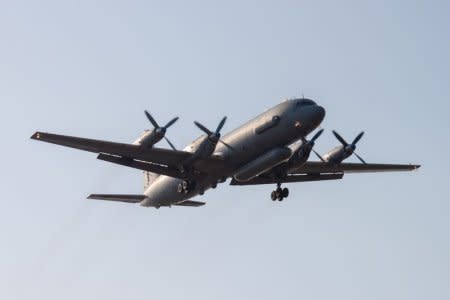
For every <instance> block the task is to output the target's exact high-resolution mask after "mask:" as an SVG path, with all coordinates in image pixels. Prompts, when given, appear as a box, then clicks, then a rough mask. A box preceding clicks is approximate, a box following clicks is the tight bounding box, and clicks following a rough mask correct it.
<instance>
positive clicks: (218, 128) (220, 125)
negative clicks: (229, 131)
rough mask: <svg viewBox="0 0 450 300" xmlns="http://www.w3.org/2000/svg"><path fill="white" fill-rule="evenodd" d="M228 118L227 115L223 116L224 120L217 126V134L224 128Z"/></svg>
mask: <svg viewBox="0 0 450 300" xmlns="http://www.w3.org/2000/svg"><path fill="white" fill-rule="evenodd" d="M226 120H227V117H223V119H222V121H220V123H219V125H218V126H217V129H216V132H215V133H216V134H219V133H220V130H222V127H223V125H225V121H226Z"/></svg>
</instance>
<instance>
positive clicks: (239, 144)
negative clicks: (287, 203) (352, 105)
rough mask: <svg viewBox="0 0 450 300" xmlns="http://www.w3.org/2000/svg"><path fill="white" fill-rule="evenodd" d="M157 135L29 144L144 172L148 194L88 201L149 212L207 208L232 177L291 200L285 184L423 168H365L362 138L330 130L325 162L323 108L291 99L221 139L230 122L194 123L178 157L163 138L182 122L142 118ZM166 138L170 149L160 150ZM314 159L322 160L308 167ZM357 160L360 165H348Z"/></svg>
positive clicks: (58, 138) (51, 137) (55, 138)
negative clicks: (193, 133)
mask: <svg viewBox="0 0 450 300" xmlns="http://www.w3.org/2000/svg"><path fill="white" fill-rule="evenodd" d="M145 115H146V116H147V118H148V120H149V121H150V123H151V124H152V125H153V127H154V128H153V129H152V130H146V131H144V133H143V134H142V135H141V136H140V137H139V138H138V139H137V140H136V141H135V142H134V143H132V144H126V143H116V142H109V141H103V140H94V139H87V138H79V137H73V136H66V135H59V134H52V133H44V132H35V133H34V134H33V135H32V136H31V138H32V139H34V140H38V141H43V142H48V143H53V144H57V145H62V146H67V147H71V148H75V149H79V150H84V151H89V152H94V153H97V154H98V156H97V158H98V159H100V160H103V161H107V162H110V163H114V164H118V165H122V166H126V167H130V168H135V169H138V170H142V171H144V179H145V181H144V191H143V193H139V194H131V195H130V194H92V195H90V196H89V197H88V199H98V200H109V201H119V202H126V203H139V204H140V205H141V206H145V207H155V208H160V207H171V206H191V207H198V206H202V205H204V204H205V202H200V201H194V200H191V198H193V197H194V196H197V195H203V194H204V193H205V192H206V191H207V190H208V189H210V188H215V187H216V186H217V184H219V183H223V182H225V181H226V180H227V179H228V178H231V182H230V185H260V184H273V185H276V189H274V190H273V191H272V192H271V193H270V198H271V199H272V200H273V201H277V200H278V201H282V200H283V199H285V198H287V197H288V196H289V190H288V189H287V188H286V187H285V188H282V184H283V183H294V182H309V181H320V180H338V179H342V178H343V176H344V175H345V174H347V173H361V172H389V171H411V170H416V169H418V168H419V167H420V165H412V164H378V163H367V162H366V161H365V160H363V159H362V158H361V156H359V155H358V154H357V153H356V152H355V150H356V144H357V143H358V142H359V141H360V140H361V138H362V136H363V135H364V132H361V133H360V134H358V135H357V136H356V137H355V139H354V140H353V141H352V142H351V143H348V142H347V141H346V140H345V139H344V138H343V137H342V136H341V135H340V134H339V133H337V132H336V131H334V130H333V131H332V132H333V134H334V136H335V137H336V139H337V140H338V141H339V142H340V144H341V145H339V146H338V147H336V148H334V149H332V150H331V151H329V152H328V153H326V154H325V155H323V156H321V155H320V154H319V153H317V152H316V151H315V150H314V149H313V147H314V145H315V143H316V141H317V140H318V138H319V137H320V136H321V134H322V133H323V129H320V130H318V131H317V132H316V133H315V134H314V135H313V137H312V138H311V139H309V140H308V139H307V136H308V135H309V134H311V133H312V132H314V130H316V128H318V127H319V125H320V124H321V122H322V121H323V119H324V117H325V109H324V108H323V107H321V106H320V105H318V104H316V102H314V101H313V100H310V99H305V98H296V99H289V100H286V101H284V102H282V103H280V104H278V105H276V106H274V107H273V108H271V109H269V110H267V111H266V112H264V113H262V114H260V115H258V116H257V117H255V118H254V119H252V120H250V121H248V122H247V123H245V124H243V125H242V126H240V127H238V128H236V129H235V130H233V131H231V132H230V133H228V134H225V135H224V136H222V134H221V130H222V129H223V127H224V125H225V123H226V120H227V117H223V118H222V120H221V121H220V122H219V124H218V126H217V127H216V129H215V130H214V131H211V130H210V129H208V128H207V127H206V126H204V125H203V124H201V123H199V122H197V121H195V122H194V124H195V125H196V126H197V127H198V128H199V129H200V130H201V131H202V132H203V133H204V135H202V136H200V137H199V138H197V139H196V140H195V141H194V142H192V143H191V144H190V145H188V146H187V147H186V148H185V149H184V150H177V149H176V148H175V146H174V145H173V144H172V142H171V141H170V140H169V139H168V138H167V137H166V131H167V129H168V128H169V127H171V126H172V125H173V124H174V123H175V122H176V121H177V120H178V117H175V118H173V119H172V120H170V121H169V122H168V123H167V124H166V125H164V126H162V127H161V126H160V125H159V124H158V123H157V122H156V121H155V119H154V118H153V117H152V115H151V114H150V113H149V112H148V111H145ZM162 139H165V140H166V142H167V143H168V144H169V146H170V148H171V149H163V148H157V147H155V145H156V144H157V143H158V142H160V141H161V140H162ZM311 152H313V153H314V154H315V155H316V156H317V157H318V158H319V159H320V161H310V160H309V157H310V154H311ZM353 154H354V155H355V156H356V158H357V159H358V160H360V161H361V163H347V162H344V160H346V159H347V158H349V157H350V156H351V155H353Z"/></svg>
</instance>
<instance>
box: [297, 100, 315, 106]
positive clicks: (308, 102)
mask: <svg viewBox="0 0 450 300" xmlns="http://www.w3.org/2000/svg"><path fill="white" fill-rule="evenodd" d="M297 105H301V106H309V105H316V103H315V102H314V101H312V100H310V99H300V100H298V102H297Z"/></svg>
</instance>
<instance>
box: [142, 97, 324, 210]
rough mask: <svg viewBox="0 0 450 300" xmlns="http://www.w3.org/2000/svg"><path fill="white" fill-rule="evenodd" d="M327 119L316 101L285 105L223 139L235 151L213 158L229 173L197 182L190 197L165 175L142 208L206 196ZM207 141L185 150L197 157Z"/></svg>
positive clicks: (216, 153)
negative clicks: (222, 164)
mask: <svg viewBox="0 0 450 300" xmlns="http://www.w3.org/2000/svg"><path fill="white" fill-rule="evenodd" d="M324 116H325V109H324V108H322V107H321V106H319V105H317V104H316V103H314V102H313V101H312V100H308V99H293V100H287V101H284V102H282V103H280V104H278V105H276V106H275V107H273V108H271V109H269V110H267V111H265V112H264V113H262V114H260V115H259V116H257V117H256V118H254V119H252V120H250V121H249V122H247V123H245V124H244V125H242V126H240V127H238V128H237V129H235V130H233V131H232V132H230V133H228V134H226V135H224V136H223V137H222V140H223V141H224V142H225V143H226V144H228V145H230V146H231V149H230V148H229V147H226V146H225V145H223V144H221V143H219V144H217V147H216V148H215V150H214V153H213V154H212V155H213V156H216V157H219V158H221V159H223V160H225V161H227V162H229V166H230V167H229V168H228V169H223V170H220V172H218V173H217V174H211V175H208V176H205V177H202V178H199V179H197V180H196V184H195V188H193V189H192V190H190V191H189V193H179V192H178V186H179V184H180V183H182V181H183V180H182V179H178V178H173V177H169V176H165V175H161V176H159V177H158V178H156V180H155V181H154V182H153V183H152V184H151V185H150V186H149V187H148V188H147V190H146V191H145V193H144V194H145V196H146V199H144V200H143V201H142V202H141V205H142V206H155V207H159V206H170V205H171V204H175V203H178V202H182V201H184V200H187V199H189V198H192V197H194V196H196V195H198V194H203V193H204V192H205V191H206V190H208V189H209V188H211V187H215V186H216V185H217V184H218V183H220V182H223V181H224V180H225V179H226V178H229V177H232V176H233V175H234V174H235V173H236V171H238V170H239V168H240V167H243V166H245V165H246V164H248V163H251V162H252V161H254V160H255V159H257V158H258V157H260V156H261V155H264V154H265V153H267V152H268V151H271V150H273V149H274V148H277V147H286V146H287V145H289V144H292V143H293V142H295V141H297V140H299V139H300V138H302V137H306V136H307V135H308V134H309V133H311V132H312V131H313V130H314V129H316V128H317V127H318V126H319V125H320V123H321V122H322V120H323V118H324ZM203 139H204V138H202V137H200V138H199V139H197V140H196V141H194V142H193V143H191V144H190V145H188V146H187V147H186V148H185V149H184V150H185V151H188V152H193V153H195V151H196V147H197V146H198V145H199V144H200V143H201V142H202V140H203ZM280 163H281V162H280Z"/></svg>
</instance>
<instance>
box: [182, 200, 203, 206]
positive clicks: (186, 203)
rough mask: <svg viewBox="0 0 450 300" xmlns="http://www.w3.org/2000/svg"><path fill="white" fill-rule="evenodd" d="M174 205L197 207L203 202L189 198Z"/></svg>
mask: <svg viewBox="0 0 450 300" xmlns="http://www.w3.org/2000/svg"><path fill="white" fill-rule="evenodd" d="M174 205H176V206H192V207H198V206H203V205H205V202H200V201H191V200H186V201H183V202H180V203H177V204H174Z"/></svg>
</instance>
